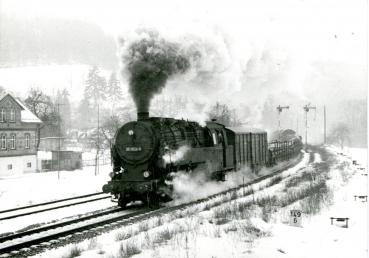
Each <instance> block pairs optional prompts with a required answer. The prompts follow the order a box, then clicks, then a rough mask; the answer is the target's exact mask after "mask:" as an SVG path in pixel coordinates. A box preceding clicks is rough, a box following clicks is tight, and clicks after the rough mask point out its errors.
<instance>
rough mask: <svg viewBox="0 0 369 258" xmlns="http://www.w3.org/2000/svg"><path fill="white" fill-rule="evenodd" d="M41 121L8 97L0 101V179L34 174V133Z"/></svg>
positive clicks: (35, 164)
mask: <svg viewBox="0 0 369 258" xmlns="http://www.w3.org/2000/svg"><path fill="white" fill-rule="evenodd" d="M41 124H42V121H41V120H40V119H39V118H38V117H37V116H36V115H35V114H33V113H32V112H31V111H30V110H29V109H28V108H27V107H26V106H25V105H24V104H23V103H22V102H21V101H20V100H18V99H16V98H15V97H13V96H12V95H10V94H6V95H5V96H4V97H2V98H1V99H0V176H7V175H17V174H22V173H25V172H36V171H37V148H36V142H37V131H38V128H39V127H40V125H41Z"/></svg>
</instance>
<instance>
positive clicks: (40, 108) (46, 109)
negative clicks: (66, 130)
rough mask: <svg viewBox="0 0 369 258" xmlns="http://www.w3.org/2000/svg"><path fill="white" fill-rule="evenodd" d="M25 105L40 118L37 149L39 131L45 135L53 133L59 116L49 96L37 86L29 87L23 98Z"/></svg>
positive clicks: (38, 139) (38, 140)
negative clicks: (26, 95) (25, 96)
mask: <svg viewBox="0 0 369 258" xmlns="http://www.w3.org/2000/svg"><path fill="white" fill-rule="evenodd" d="M24 103H25V105H26V106H27V107H28V108H29V109H30V110H31V111H32V112H33V113H34V114H35V115H36V116H37V117H38V118H40V119H41V121H42V122H43V124H42V125H41V127H39V129H38V132H37V149H38V147H39V145H40V138H41V131H43V132H44V133H45V134H46V135H48V134H51V135H53V134H55V132H56V130H57V126H58V123H59V122H60V116H59V115H58V112H57V110H56V109H55V106H54V104H53V102H52V100H51V97H50V96H48V95H46V94H44V93H43V92H42V91H41V90H40V89H38V88H31V90H30V91H29V93H28V97H27V98H26V99H25V100H24Z"/></svg>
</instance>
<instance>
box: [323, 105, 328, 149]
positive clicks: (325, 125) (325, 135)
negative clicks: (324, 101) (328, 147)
mask: <svg viewBox="0 0 369 258" xmlns="http://www.w3.org/2000/svg"><path fill="white" fill-rule="evenodd" d="M324 144H327V114H326V112H325V106H324Z"/></svg>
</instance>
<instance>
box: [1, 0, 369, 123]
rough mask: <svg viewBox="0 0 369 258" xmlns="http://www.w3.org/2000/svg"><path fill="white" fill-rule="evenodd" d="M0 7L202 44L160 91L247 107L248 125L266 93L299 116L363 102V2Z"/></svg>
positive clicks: (46, 0)
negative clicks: (193, 62)
mask: <svg viewBox="0 0 369 258" xmlns="http://www.w3.org/2000/svg"><path fill="white" fill-rule="evenodd" d="M0 3H1V4H0V8H1V12H2V13H4V14H8V15H12V16H19V17H31V18H35V19H37V18H38V17H55V18H62V19H69V20H70V19H76V20H84V21H90V22H94V23H96V24H98V25H100V26H101V27H102V29H103V30H104V31H105V32H106V33H108V34H112V35H114V36H115V37H117V38H118V37H120V38H123V39H124V40H125V41H129V40H132V39H135V38H137V37H138V36H137V32H136V30H137V28H143V27H144V28H152V29H154V30H156V31H158V32H159V33H160V34H161V35H162V36H163V37H164V38H166V39H169V40H171V41H175V42H177V43H180V44H182V45H183V47H184V48H185V47H186V46H193V45H196V44H197V46H199V45H200V46H201V47H200V48H199V49H200V51H202V53H204V55H203V57H204V58H203V60H201V63H199V64H197V65H198V66H197V67H196V69H197V70H196V71H191V72H190V73H189V74H187V75H186V76H182V77H180V78H174V79H173V80H171V81H169V82H168V86H167V88H166V89H165V91H164V93H163V94H164V95H165V94H166V95H173V94H188V93H191V98H195V99H196V98H197V99H198V100H201V101H203V102H208V103H207V104H211V103H213V102H215V101H223V102H224V101H225V102H228V103H231V102H233V103H234V104H235V106H237V107H241V108H242V105H243V104H244V103H246V104H247V105H249V106H252V107H254V110H251V112H246V113H245V114H244V117H246V116H248V115H249V114H250V113H251V114H253V115H255V117H253V118H250V119H251V120H255V121H256V120H258V119H259V118H260V114H261V112H260V111H261V108H262V107H263V105H264V103H265V102H266V101H267V100H268V97H269V96H274V97H275V98H280V100H281V104H282V105H292V106H293V105H295V106H296V107H297V105H299V106H298V107H299V109H301V106H302V105H303V104H307V103H309V102H310V103H312V104H313V105H317V106H320V107H321V106H322V105H327V106H328V107H329V106H330V105H331V107H332V108H333V107H336V106H337V105H338V104H339V103H340V101H342V100H346V99H363V98H366V96H367V86H368V83H367V76H368V72H367V71H368V70H367V59H368V52H367V39H368V37H367V31H368V21H367V12H368V6H367V1H365V0H355V1H352V0H281V1H275V0H259V1H250V0H243V1H238V0H227V1H226V0H218V1H217V0H215V1H211V0H202V1H199V0H188V1H179V0H167V1H164V0H157V1H149V0H137V1H125V0H124V1H119V0H104V1H92V0H89V1H87V0H86V1H85V0H78V1H75V0H74V1H73V0H63V1H57V0H32V1H29V0H0ZM191 44H192V45H191ZM121 49H123V48H121ZM119 55H120V53H118V54H117V58H119ZM203 74H206V75H207V77H206V78H205V77H201V76H199V75H203ZM209 75H211V76H209ZM11 76H13V75H11ZM0 77H1V76H0ZM70 77H71V76H69V78H68V80H70ZM0 79H1V78H0ZM74 81H75V82H76V81H78V79H77V78H76V79H74ZM80 81H83V80H80ZM123 85H126V84H125V83H123ZM80 92H82V89H80ZM328 110H329V109H328ZM332 112H333V111H332ZM189 113H192V114H193V113H195V112H194V111H193V110H189ZM299 115H300V114H299ZM288 119H292V118H288ZM256 126H257V124H256Z"/></svg>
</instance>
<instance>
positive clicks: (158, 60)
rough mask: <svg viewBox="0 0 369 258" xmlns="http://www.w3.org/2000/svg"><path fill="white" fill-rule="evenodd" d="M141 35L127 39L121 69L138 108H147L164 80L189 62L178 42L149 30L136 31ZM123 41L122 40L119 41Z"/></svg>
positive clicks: (144, 110) (142, 109) (163, 85)
mask: <svg viewBox="0 0 369 258" xmlns="http://www.w3.org/2000/svg"><path fill="white" fill-rule="evenodd" d="M139 34H140V36H141V38H138V39H136V40H134V41H133V42H130V43H129V44H128V46H127V47H126V48H125V51H124V52H123V55H122V62H123V65H124V67H123V73H124V74H127V75H128V78H129V91H130V93H131V95H132V97H133V100H134V102H135V104H136V107H137V111H138V112H148V111H149V108H150V102H151V100H152V98H153V97H154V96H155V95H156V94H158V93H160V92H161V91H162V89H163V88H164V87H165V84H166V82H167V80H168V79H169V78H170V77H171V76H173V75H176V74H181V73H185V72H186V71H187V70H188V69H189V67H190V62H189V60H188V58H187V57H186V56H185V55H184V54H183V53H181V48H180V46H179V44H177V43H173V42H169V41H167V40H165V39H164V38H162V37H160V36H159V34H158V33H156V32H152V31H141V32H139ZM122 42H123V44H124V41H122Z"/></svg>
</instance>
